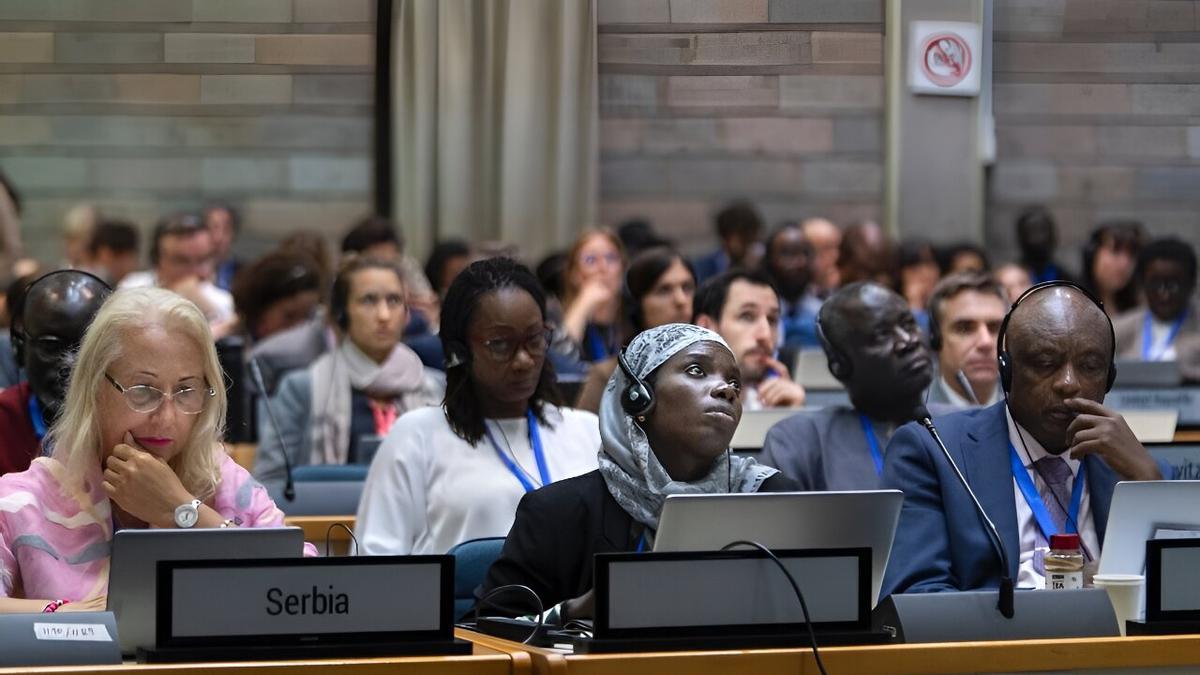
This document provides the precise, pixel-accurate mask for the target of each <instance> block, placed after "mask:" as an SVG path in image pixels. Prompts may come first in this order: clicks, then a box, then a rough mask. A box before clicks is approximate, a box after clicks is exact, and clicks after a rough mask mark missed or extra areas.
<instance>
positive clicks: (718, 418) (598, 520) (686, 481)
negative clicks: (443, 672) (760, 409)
mask: <svg viewBox="0 0 1200 675" xmlns="http://www.w3.org/2000/svg"><path fill="white" fill-rule="evenodd" d="M625 359H626V363H627V365H628V368H629V373H628V374H627V373H626V372H623V371H621V370H618V371H617V372H615V373H613V376H612V379H610V380H609V381H608V387H607V388H606V389H605V390H604V400H603V401H602V402H601V403H600V439H601V442H602V447H601V451H600V468H599V470H597V471H592V472H591V473H587V474H584V475H582V476H579V477H577V478H572V479H571V480H566V481H562V482H560V483H557V484H555V485H551V486H550V487H547V488H543V489H541V490H537V491H536V492H533V493H531V494H529V495H526V496H525V498H524V499H522V500H521V504H520V506H519V507H518V509H517V516H516V522H514V523H513V527H512V530H511V531H510V532H509V533H508V538H507V539H506V540H505V542H504V549H503V552H502V553H501V555H500V558H499V560H497V561H496V563H495V564H493V565H492V567H491V569H489V570H488V574H487V578H486V580H485V581H484V583H483V585H482V586H481V587H480V590H479V591H476V592H477V593H481V595H480V596H479V597H481V598H482V597H484V596H486V595H487V593H488V592H490V591H491V590H492V589H495V588H498V587H500V586H504V585H508V584H523V585H525V586H528V587H530V588H532V589H533V591H534V592H535V593H537V595H538V597H539V598H541V600H542V604H543V605H544V606H545V607H547V608H550V607H553V608H555V609H556V610H557V611H552V612H551V616H550V617H549V619H550V621H551V622H556V621H559V620H561V621H567V620H570V619H588V618H592V613H593V603H594V598H593V594H592V564H593V559H594V558H595V555H596V554H597V553H612V552H625V551H643V550H646V551H648V550H650V549H651V548H652V547H653V545H654V537H655V535H656V533H657V531H658V516H659V512H660V511H661V510H662V505H663V501H664V500H665V499H666V498H667V496H668V495H672V494H715V493H725V492H788V491H792V490H795V489H796V485H795V484H794V483H793V482H792V481H790V480H788V479H787V478H785V477H783V476H781V475H779V472H777V471H776V470H775V469H771V468H768V467H765V466H762V465H761V464H758V463H756V462H755V461H754V460H753V459H750V458H747V457H739V456H737V455H731V454H729V441H730V439H732V438H733V432H734V429H736V428H737V425H738V422H739V421H740V420H741V416H742V406H741V402H740V398H739V396H738V387H739V386H740V379H739V373H738V366H737V362H736V360H735V359H734V357H733V352H731V351H730V349H729V347H728V346H727V345H726V344H725V341H724V340H722V339H721V337H720V336H719V335H717V334H715V333H713V332H711V331H709V330H705V329H703V328H699V327H697V326H692V325H689V324H668V325H666V326H659V327H658V328H652V329H650V330H648V331H645V332H643V333H640V334H639V335H638V336H637V337H635V338H634V339H633V341H632V342H631V343H630V344H629V348H628V350H627V351H626V352H625ZM630 375H632V376H633V377H636V378H637V379H638V380H639V381H640V382H641V386H642V387H643V388H644V389H645V392H642V393H646V392H648V393H650V394H651V396H650V397H645V396H642V397H639V399H632V398H631V397H630V396H629V395H628V394H627V392H628V391H630V388H631V387H634V388H636V387H637V386H638V385H637V383H635V382H634V381H633V379H632V378H631V377H630ZM640 401H646V402H647V403H645V404H640V403H639V402H640ZM497 599H498V600H505V601H507V600H509V598H503V599H501V598H497ZM504 604H505V605H509V604H510V603H507V602H505V603H504ZM490 607H491V605H485V606H483V607H481V610H482V611H483V612H485V613H487V612H489V611H493V610H490V609H489V608H490ZM501 611H506V610H501Z"/></svg>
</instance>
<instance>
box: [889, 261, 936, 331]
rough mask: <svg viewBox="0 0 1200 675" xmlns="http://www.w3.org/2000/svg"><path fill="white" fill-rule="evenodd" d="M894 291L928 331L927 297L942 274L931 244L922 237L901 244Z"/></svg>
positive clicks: (918, 322)
mask: <svg viewBox="0 0 1200 675" xmlns="http://www.w3.org/2000/svg"><path fill="white" fill-rule="evenodd" d="M896 260H897V264H896V268H897V270H898V273H897V275H896V278H897V284H896V290H897V291H899V293H900V295H901V296H903V297H904V300H905V302H907V303H908V308H909V310H911V311H912V313H913V316H914V317H915V318H916V319H917V324H918V325H919V326H921V329H922V330H924V331H927V332H928V330H929V311H928V310H929V296H930V294H932V293H933V287H934V285H936V284H937V282H938V277H939V276H941V269H940V268H939V267H938V263H937V256H936V255H935V253H934V250H933V245H932V244H930V243H929V242H928V241H926V240H924V239H910V240H907V241H903V242H901V243H900V248H899V251H898V253H897V256H896Z"/></svg>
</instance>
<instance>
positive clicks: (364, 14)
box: [0, 0, 375, 262]
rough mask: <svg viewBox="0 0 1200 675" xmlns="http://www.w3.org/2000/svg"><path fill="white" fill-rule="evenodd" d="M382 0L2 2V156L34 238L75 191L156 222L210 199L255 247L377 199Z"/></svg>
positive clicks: (43, 250) (328, 222)
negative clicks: (230, 214) (376, 85)
mask: <svg viewBox="0 0 1200 675" xmlns="http://www.w3.org/2000/svg"><path fill="white" fill-rule="evenodd" d="M374 17H375V6H374V2H373V0H86V1H79V0H3V2H0V167H2V168H3V169H4V171H5V172H6V173H7V174H9V176H10V177H11V178H12V179H13V181H14V182H15V183H17V185H18V187H19V189H20V190H21V192H22V194H23V196H24V198H25V202H26V207H25V215H24V219H23V227H24V234H25V239H26V244H27V246H28V248H29V249H30V251H31V252H32V253H33V254H34V255H35V256H37V257H39V258H41V259H42V260H44V261H47V262H51V261H56V260H57V259H58V258H59V256H60V244H59V228H60V226H61V222H62V216H63V214H64V212H65V211H66V210H67V209H68V208H69V207H70V206H72V205H74V204H76V203H79V202H81V201H88V202H94V203H96V204H98V205H99V206H100V208H101V209H102V210H103V211H104V212H107V213H111V214H114V215H119V216H123V217H127V218H131V219H133V220H134V221H135V222H136V223H138V224H139V225H141V226H142V227H143V228H145V229H146V230H147V231H148V229H149V227H150V226H152V224H153V222H154V221H155V220H156V219H157V218H158V217H159V216H160V215H161V214H163V213H164V212H166V211H169V210H174V209H181V208H195V207H197V206H199V205H200V204H202V203H203V202H205V201H207V200H226V201H230V202H232V203H234V204H236V205H239V206H241V207H242V209H243V212H244V217H245V221H246V222H245V230H244V235H243V245H244V246H245V248H247V249H249V250H251V251H255V250H258V249H261V248H262V247H263V246H265V245H266V244H267V243H268V242H269V241H271V240H272V239H275V238H277V237H279V236H280V235H282V234H284V233H286V232H289V231H291V230H292V229H294V228H301V227H306V228H321V229H325V230H327V231H329V233H330V234H331V235H333V236H336V235H338V234H340V233H341V231H342V230H343V229H344V228H345V225H346V223H347V222H349V221H350V220H351V219H352V218H354V217H355V216H358V215H360V214H362V213H364V212H366V211H368V210H369V209H370V208H371V189H372V187H371V186H372V161H371V155H372V153H371V145H372V102H373V96H374V92H373V75H372V73H373V72H374V66H373V60H374V31H375V25H374Z"/></svg>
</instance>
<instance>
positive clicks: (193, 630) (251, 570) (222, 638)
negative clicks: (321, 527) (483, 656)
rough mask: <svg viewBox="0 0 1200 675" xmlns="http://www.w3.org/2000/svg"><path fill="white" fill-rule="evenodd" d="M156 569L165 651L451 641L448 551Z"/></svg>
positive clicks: (169, 563)
mask: <svg viewBox="0 0 1200 675" xmlns="http://www.w3.org/2000/svg"><path fill="white" fill-rule="evenodd" d="M158 566H159V567H158V582H159V588H158V613H157V631H158V640H157V646H158V647H160V648H162V647H212V646H218V645H257V646H261V645H264V644H278V645H306V646H309V645H323V644H347V643H367V642H374V643H381V642H393V641H396V642H403V641H414V642H416V641H419V642H431V641H438V640H446V641H450V640H452V639H453V625H452V623H451V621H452V615H453V612H452V604H453V581H454V559H453V557H451V556H446V555H440V556H371V557H363V558H358V557H355V558H305V559H299V560H297V559H290V560H204V561H163V562H160V563H159V564H158Z"/></svg>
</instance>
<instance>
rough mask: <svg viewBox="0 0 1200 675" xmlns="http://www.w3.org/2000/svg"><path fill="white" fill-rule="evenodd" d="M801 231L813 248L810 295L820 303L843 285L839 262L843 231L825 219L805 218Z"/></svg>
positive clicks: (801, 224)
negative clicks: (839, 272) (839, 273)
mask: <svg viewBox="0 0 1200 675" xmlns="http://www.w3.org/2000/svg"><path fill="white" fill-rule="evenodd" d="M800 229H802V230H803V231H804V239H805V240H806V241H807V242H808V245H809V246H811V247H812V284H811V285H810V287H809V294H810V295H812V296H813V297H814V298H815V299H816V300H817V302H818V303H820V302H821V301H823V300H825V298H828V297H829V295H830V294H831V293H833V292H834V291H835V290H837V287H838V286H840V285H841V280H840V279H839V278H838V267H837V261H838V249H839V248H841V245H842V231H841V230H839V229H838V226H837V225H834V224H833V222H832V221H830V220H827V219H825V218H805V219H804V220H803V221H801V223H800Z"/></svg>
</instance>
